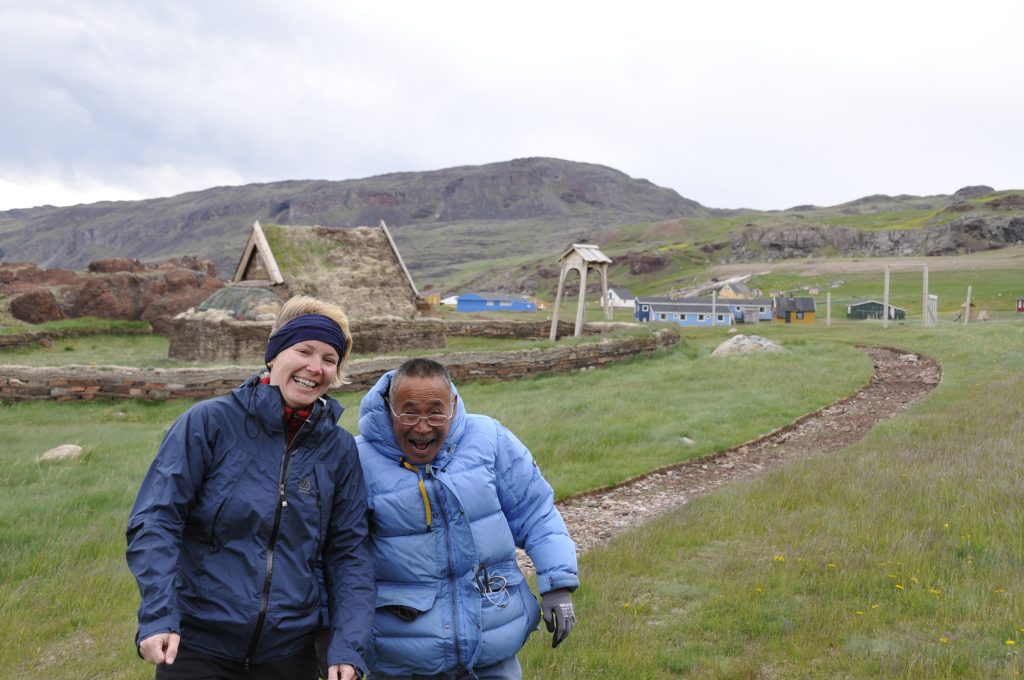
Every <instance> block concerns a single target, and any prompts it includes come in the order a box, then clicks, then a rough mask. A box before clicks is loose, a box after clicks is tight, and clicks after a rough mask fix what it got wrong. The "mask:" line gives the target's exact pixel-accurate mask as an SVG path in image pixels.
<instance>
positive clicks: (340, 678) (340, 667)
mask: <svg viewBox="0 0 1024 680" xmlns="http://www.w3.org/2000/svg"><path fill="white" fill-rule="evenodd" d="M327 680H359V675H358V674H357V673H356V669H355V668H354V667H353V666H350V665H348V664H347V663H336V664H334V665H333V666H331V667H330V668H328V669H327Z"/></svg>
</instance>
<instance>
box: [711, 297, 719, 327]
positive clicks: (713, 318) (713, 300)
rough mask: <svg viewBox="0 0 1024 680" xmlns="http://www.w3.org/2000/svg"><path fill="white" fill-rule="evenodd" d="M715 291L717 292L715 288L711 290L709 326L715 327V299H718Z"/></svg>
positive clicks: (716, 323)
mask: <svg viewBox="0 0 1024 680" xmlns="http://www.w3.org/2000/svg"><path fill="white" fill-rule="evenodd" d="M717 293H718V291H717V290H713V291H711V327H712V328H715V327H717V326H718V321H717V319H718V315H717V314H716V312H717V311H718V310H717V309H716V304H717V301H718V295H717Z"/></svg>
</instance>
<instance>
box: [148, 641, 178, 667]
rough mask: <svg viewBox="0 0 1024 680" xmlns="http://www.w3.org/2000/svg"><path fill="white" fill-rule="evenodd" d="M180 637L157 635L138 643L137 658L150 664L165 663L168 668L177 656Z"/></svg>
mask: <svg viewBox="0 0 1024 680" xmlns="http://www.w3.org/2000/svg"><path fill="white" fill-rule="evenodd" d="M180 642H181V636H180V635H178V634H177V633H157V634H156V635H150V636H149V637H148V638H146V639H145V640H143V641H142V642H140V643H139V656H141V657H142V658H143V659H145V660H146V661H148V662H149V663H151V664H161V663H165V664H167V665H168V666H170V665H171V664H172V663H174V659H175V658H176V657H177V656H178V643H180Z"/></svg>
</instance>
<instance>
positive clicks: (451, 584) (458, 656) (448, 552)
mask: <svg viewBox="0 0 1024 680" xmlns="http://www.w3.org/2000/svg"><path fill="white" fill-rule="evenodd" d="M426 470H427V474H428V475H430V481H432V482H433V486H434V495H435V496H437V504H438V505H439V506H440V508H441V519H443V520H444V542H445V551H444V552H445V556H446V557H447V558H448V590H449V592H450V593H451V596H452V630H453V631H454V633H455V665H456V667H458V668H461V667H462V651H461V649H460V647H459V613H458V609H457V608H456V597H455V571H454V570H453V569H452V527H451V524H449V523H448V511H447V510H445V507H444V502H443V500H442V498H441V493H440V492H439V491H438V488H437V486H438V484H439V482H438V481H437V477H435V476H434V468H433V467H432V466H431V465H430V464H429V463H428V464H427V468H426Z"/></svg>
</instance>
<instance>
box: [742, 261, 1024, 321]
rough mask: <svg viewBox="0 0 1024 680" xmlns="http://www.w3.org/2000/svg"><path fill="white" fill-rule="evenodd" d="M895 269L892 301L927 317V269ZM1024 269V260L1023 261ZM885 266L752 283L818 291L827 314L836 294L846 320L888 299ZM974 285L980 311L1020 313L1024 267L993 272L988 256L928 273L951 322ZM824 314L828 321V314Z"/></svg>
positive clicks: (837, 311) (838, 312) (785, 274)
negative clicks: (860, 305) (849, 311)
mask: <svg viewBox="0 0 1024 680" xmlns="http://www.w3.org/2000/svg"><path fill="white" fill-rule="evenodd" d="M886 262H889V263H890V264H892V265H893V269H892V270H891V271H890V274H889V303H890V304H892V305H895V306H897V307H902V308H903V309H906V310H907V315H908V318H910V319H915V318H916V319H920V318H921V295H922V290H923V271H922V269H921V268H920V267H916V268H914V269H912V270H909V271H908V270H906V269H903V270H900V269H897V267H899V260H898V259H891V260H886ZM1021 265H1022V266H1024V258H1022V259H1021ZM884 266H885V265H884V263H881V262H880V263H879V265H878V268H877V271H875V272H871V273H841V274H821V275H814V276H805V275H803V274H801V273H800V272H799V271H793V270H791V271H784V270H783V271H780V272H778V273H773V274H765V275H758V276H754V277H753V278H752V279H751V280H750V281H749V282H748V283H749V285H751V286H755V287H758V288H761V289H762V290H763V291H765V293H766V294H767V293H768V292H769V291H772V290H781V291H786V292H790V293H793V294H795V295H804V296H807V295H809V293H808V292H807V289H808V288H817V289H818V293H817V294H816V295H813V296H812V297H814V298H815V300H816V302H817V304H818V306H819V307H820V308H821V310H824V306H825V302H826V293H831V295H832V305H833V306H832V317H833V318H839V317H845V316H846V307H845V306H846V305H847V304H849V303H851V302H860V301H863V300H866V299H873V300H877V301H879V302H881V301H882V297H883V294H884V292H885V282H884V277H885V273H884ZM968 286H970V287H971V302H972V303H974V304H975V305H976V309H977V310H981V309H985V310H988V311H989V313H990V314H1008V315H1010V316H1013V315H1014V314H1016V301H1017V298H1018V297H1021V296H1024V269H1021V268H1020V267H1015V268H989V267H986V266H985V261H984V258H979V257H975V258H973V259H964V261H963V268H962V269H958V270H954V271H941V270H931V271H929V274H928V292H929V293H930V294H932V295H937V296H938V298H939V313H940V314H944V315H946V316H947V317H949V318H952V315H953V314H954V313H955V312H956V311H957V310H959V309H960V306H961V305H962V304H963V303H964V302H965V301H966V300H967V287H968ZM820 316H822V317H824V313H823V311H822V312H821V313H820Z"/></svg>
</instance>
